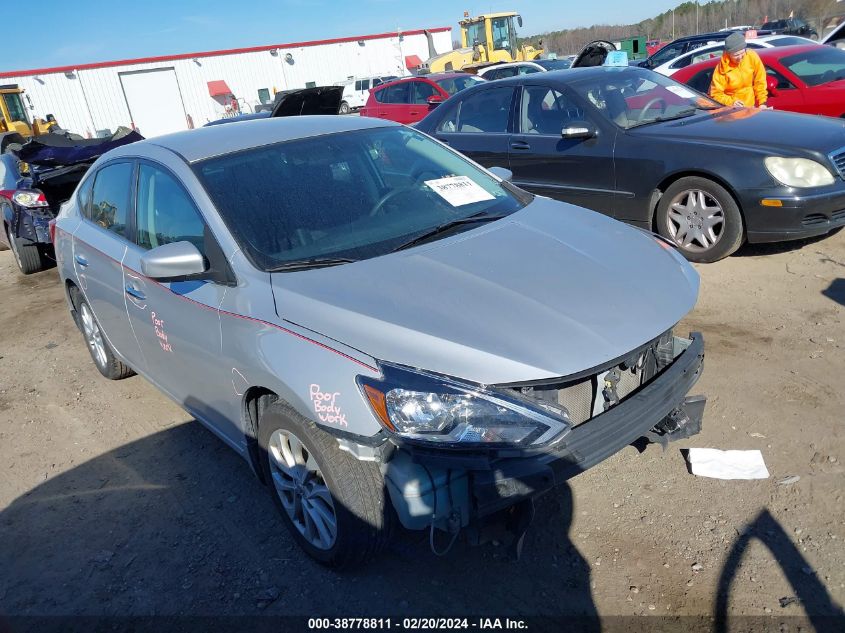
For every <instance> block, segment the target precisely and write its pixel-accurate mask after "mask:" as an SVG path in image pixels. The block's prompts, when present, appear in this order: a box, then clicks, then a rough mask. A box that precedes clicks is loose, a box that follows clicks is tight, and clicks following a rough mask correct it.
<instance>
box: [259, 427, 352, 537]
mask: <svg viewBox="0 0 845 633" xmlns="http://www.w3.org/2000/svg"><path fill="white" fill-rule="evenodd" d="M267 452H268V457H269V460H270V473H271V475H272V477H273V485H274V486H275V488H276V494H278V495H279V499H280V500H281V502H282V507H284V509H285V512H287V515H288V517H289V518H290V520H291V522H292V523H293V524H294V526H296V529H297V530H299V533H300V534H302V536H303V537H304V538H305V540H307V541H308V542H309V543H310V544H311V545H313V546H314V547H316V548H318V549H322V550H328V549H331V547H332V546H333V545H334V543H335V541H336V540H337V514H336V513H335V509H334V502H333V501H332V495H331V493H330V492H329V488H328V486H327V485H326V481H325V479H324V478H323V474H322V473H321V472H320V466H319V464H317V460H316V459H315V458H314V455H312V454H311V452H310V451H309V450H308V449H307V448H306V447H305V445H304V444H303V443H302V441H301V440H300V439H299V438H298V437H296V436H295V435H294V434H293V433H291V432H289V431H283V430H281V429H279V430H277V431H274V432H273V434H272V435H271V436H270V442H269V445H268V451H267Z"/></svg>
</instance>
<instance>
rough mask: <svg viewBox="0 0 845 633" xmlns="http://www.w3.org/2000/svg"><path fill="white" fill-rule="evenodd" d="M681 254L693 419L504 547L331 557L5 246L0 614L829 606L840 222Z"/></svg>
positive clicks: (842, 372) (839, 488)
mask: <svg viewBox="0 0 845 633" xmlns="http://www.w3.org/2000/svg"><path fill="white" fill-rule="evenodd" d="M699 270H700V272H701V275H702V290H701V297H700V300H699V303H698V307H697V308H696V310H695V311H694V312H693V313H692V315H691V316H690V317H689V318H688V319H687V320H686V321H685V322H684V323H682V325H681V330H682V331H683V330H687V329H689V330H700V331H702V332H703V333H704V336H705V340H706V344H707V360H706V366H705V372H704V376H703V378H702V380H701V381H700V382H699V385H698V387H697V388H696V390H695V391H696V392H703V393H706V394H707V395H708V396H709V401H708V405H707V411H706V414H705V426H704V431H703V433H702V434H701V435H699V436H697V437H695V438H693V439H691V440H686V441H683V442H681V443H678V444H675V445H673V446H672V447H671V448H670V449H669V450H667V451H666V452H662V451H661V449H660V447H658V446H650V447H648V449H647V450H646V451H645V452H644V453H643V454H638V453H637V451H636V450H634V449H633V448H628V449H625V450H624V451H623V452H622V453H620V454H618V455H616V456H614V457H613V458H611V459H610V460H608V461H607V462H605V463H603V464H601V465H600V466H598V467H596V468H594V469H593V470H591V471H590V472H588V473H586V474H584V475H581V476H579V477H578V478H576V479H575V480H573V481H572V482H571V486H568V487H564V488H562V489H561V490H559V492H558V493H557V494H555V495H553V496H551V495H550V496H547V497H545V498H544V499H543V500H542V501H541V502H540V503H539V508H538V515H537V520H536V522H535V525H534V527H533V529H532V531H531V532H530V534H529V536H528V539H527V541H526V545H525V550H524V554H523V557H522V559H521V560H520V561H519V562H511V561H510V560H509V559H508V558H507V556H506V555H505V551H504V548H503V547H501V546H498V547H497V546H495V545H489V546H485V547H481V548H469V547H466V546H463V545H462V544H460V543H459V544H458V545H456V547H455V549H454V550H453V552H452V553H451V554H450V555H449V556H447V557H445V558H437V557H435V556H434V555H432V554H431V553H430V552H429V550H428V543H427V538H420V537H418V536H413V535H410V536H409V535H403V536H401V538H399V539H398V541H397V542H396V544H395V545H394V546H393V547H392V548H391V549H390V550H389V551H388V552H387V553H386V554H385V555H383V556H382V557H381V558H379V559H378V560H377V561H376V562H375V563H373V564H372V565H371V566H369V567H368V568H366V569H362V570H359V571H354V572H346V573H343V574H340V573H335V572H331V571H327V570H325V569H323V568H321V567H319V566H318V565H316V564H314V563H312V562H310V561H309V560H308V559H307V558H306V557H305V556H304V555H303V554H302V553H301V552H300V551H299V550H298V549H297V548H296V547H295V545H294V543H293V541H292V539H291V538H289V536H288V535H287V533H286V532H285V530H284V527H283V525H282V524H281V522H280V520H279V519H277V517H276V514H275V509H274V507H273V504H272V502H271V499H270V497H269V496H268V495H267V494H266V493H265V491H264V489H262V487H261V486H260V485H259V484H258V483H257V481H256V480H255V479H254V478H253V476H252V474H251V473H250V471H249V469H248V467H247V465H246V463H244V462H242V461H241V460H240V459H239V458H238V457H237V456H236V455H235V454H234V453H232V452H231V451H229V449H228V448H226V447H225V446H224V445H223V444H222V443H221V442H220V441H218V440H217V439H216V438H215V437H214V436H213V435H212V434H211V433H209V432H208V431H206V430H205V429H204V428H203V427H202V426H201V425H200V424H198V423H196V422H194V421H191V420H190V418H189V416H188V415H187V414H186V413H185V412H184V411H183V410H181V409H180V408H178V407H177V406H175V405H174V404H172V403H171V402H170V401H169V400H167V399H166V398H165V397H164V396H163V395H161V394H160V393H159V392H157V391H156V390H155V389H154V388H153V387H151V386H150V385H149V384H148V383H147V382H146V381H145V380H143V379H142V378H138V377H134V378H131V379H128V380H125V381H122V382H117V383H111V382H108V381H106V380H104V379H102V378H101V377H100V376H99V374H98V373H97V371H96V369H95V368H94V365H93V364H92V362H91V361H90V358H89V356H88V352H87V351H86V349H85V347H84V345H83V342H82V339H81V336H80V335H79V333H78V332H77V331H76V330H75V328H74V326H73V323H72V322H71V319H70V317H69V315H68V313H67V310H66V308H65V305H64V300H63V297H62V294H61V291H60V287H59V285H58V283H57V276H56V271H55V270H50V271H47V272H44V273H41V274H38V275H34V276H31V277H22V276H21V275H19V274H18V273H17V271H16V270H15V269H14V264H13V262H12V257H11V254H10V253H9V252H3V253H0V614H6V615H27V614H29V615H69V614H87V615H112V616H113V615H127V614H129V615H132V614H135V615H156V614H157V615H162V614H169V615H220V614H237V615H247V614H286V613H288V614H307V615H316V614H320V615H338V616H363V615H370V614H378V615H387V614H392V615H402V614H408V615H419V616H438V615H457V614H467V615H469V614H475V615H493V616H500V617H504V616H508V615H517V616H519V615H522V616H528V615H538V614H544V615H560V614H585V615H594V614H596V613H598V614H601V615H626V616H630V615H646V616H658V615H664V616H665V615H672V616H677V615H704V616H715V617H716V620H715V622H716V624H718V622H719V618H721V617H723V616H724V615H725V614H728V615H730V616H737V615H751V616H758V617H759V618H762V619H757V620H753V621H754V622H757V623H758V624H759V625H760V626H762V627H763V628H767V629H768V628H770V627H771V628H772V629H774V630H777V628H778V627H779V626H780V624H781V623H782V622H786V624H787V626H788V623H789V622H790V621H793V622H795V620H790V619H789V618H790V616H798V615H804V614H805V613H806V614H809V615H810V616H821V615H830V614H833V613H836V612H838V609H839V608H840V607H839V605H842V604H843V603H844V602H845V499H843V496H845V485H843V484H844V483H845V477H843V472H845V470H843V467H845V424H844V423H843V414H845V395H843V392H845V354H843V350H845V307H843V306H845V232H843V233H840V234H838V235H836V236H832V237H830V238H828V239H825V240H815V241H807V242H802V243H799V244H795V245H791V246H788V247H784V246H772V247H754V248H751V247H745V248H744V249H743V250H741V251H740V253H739V254H738V255H737V256H734V257H731V258H729V259H728V260H725V261H722V262H720V263H718V264H713V265H707V266H700V267H699ZM630 318H636V316H635V315H631V317H630ZM693 446H696V447H715V448H722V449H751V448H759V449H760V450H762V452H763V455H764V457H765V460H766V464H767V466H768V468H769V471H770V473H771V477H770V478H769V479H768V480H761V481H750V482H745V481H728V482H725V481H718V480H714V479H705V478H698V477H695V476H692V475H690V474H689V473H688V472H687V468H686V466H685V462H684V459H683V456H682V453H681V452H680V451H679V448H685V447H693ZM789 477H792V480H790V479H787V478H789ZM795 477H800V479H799V480H797V481H795ZM784 480H786V481H784ZM790 481H793V483H788V482H790ZM426 536H427V535H426ZM781 598H796V600H795V601H794V602H792V603H791V604H787V605H786V606H781V604H780V599H781ZM786 602H788V601H786ZM665 621H666V620H661V621H660V622H665ZM741 621H742V622H747V621H746V620H741ZM748 621H750V620H748ZM651 622H653V623H657V622H658V621H657V620H652V621H651ZM706 622H710V620H707V621H706ZM733 622H737V621H733ZM838 624H841V621H840V622H839V623H838ZM813 625H814V626H815V627H816V628H817V629H818V630H834V629H832V628H829V624H828V625H826V624H825V623H824V622H823V621H822V620H815V621H814V622H813ZM738 626H739V625H738ZM826 627H828V628H826ZM2 628H3V626H2V624H1V623H0V629H2ZM731 629H732V630H733V627H731ZM737 630H739V629H737ZM742 630H747V629H745V628H743V629H742ZM789 630H792V631H794V630H796V628H795V627H793V628H791V629H789ZM839 630H842V629H839Z"/></svg>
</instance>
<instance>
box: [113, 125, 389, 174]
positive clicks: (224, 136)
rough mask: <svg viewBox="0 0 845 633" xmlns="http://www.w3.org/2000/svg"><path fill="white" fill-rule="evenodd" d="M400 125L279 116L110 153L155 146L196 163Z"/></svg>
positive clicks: (170, 136)
mask: <svg viewBox="0 0 845 633" xmlns="http://www.w3.org/2000/svg"><path fill="white" fill-rule="evenodd" d="M398 126H399V124H398V123H394V122H392V121H388V120H386V119H371V118H369V117H351V116H330V115H322V116H321V115H313V116H297V117H277V118H271V119H260V120H252V121H241V122H237V123H232V124H230V125H213V126H210V127H201V128H197V129H196V130H185V131H184V132H176V133H174V134H165V135H164V136H156V137H153V138H150V139H145V140H143V141H138V142H137V143H131V144H129V145H125V146H123V147H119V148H117V149H115V150H112V151H111V152H108V156H109V157H116V156H143V155H144V150H145V149H146V148H147V147H148V146H150V145H155V146H158V147H163V148H164V149H168V150H170V151H172V152H174V153H175V154H178V155H179V156H181V157H182V159H183V160H185V161H186V162H189V163H193V162H196V161H200V160H204V159H206V158H211V157H212V156H220V155H223V154H229V153H231V152H237V151H240V150H244V149H251V148H253V147H260V146H262V145H271V144H273V143H283V142H285V141H292V140H298V139H303V138H309V137H312V136H321V135H324V134H335V133H338V132H353V131H356V130H367V129H373V128H379V127H398Z"/></svg>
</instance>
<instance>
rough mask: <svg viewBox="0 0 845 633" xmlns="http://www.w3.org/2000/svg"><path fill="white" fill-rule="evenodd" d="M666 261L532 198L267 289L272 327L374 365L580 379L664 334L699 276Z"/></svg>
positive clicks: (656, 248)
mask: <svg viewBox="0 0 845 633" xmlns="http://www.w3.org/2000/svg"><path fill="white" fill-rule="evenodd" d="M670 251H671V248H669V247H665V246H660V245H659V244H658V242H657V241H656V240H655V239H654V238H653V237H652V236H650V235H648V234H647V233H645V232H643V231H640V230H638V229H634V228H631V227H629V226H626V225H624V224H622V223H620V222H616V221H615V220H611V219H609V218H606V217H604V216H602V215H600V214H598V213H594V212H592V211H587V210H585V209H581V208H579V207H574V206H572V205H569V204H565V203H561V202H555V201H551V200H548V199H545V198H536V199H535V200H534V201H533V202H532V203H531V204H530V205H529V206H528V207H526V208H525V209H523V210H521V211H519V212H517V213H515V214H513V215H511V216H508V217H507V218H505V219H502V220H499V221H497V222H494V223H491V224H488V225H484V226H482V227H479V228H476V229H473V230H470V231H466V232H464V233H460V234H458V235H455V236H451V237H448V238H445V239H442V240H439V241H437V242H434V243H430V244H425V245H422V246H418V247H415V248H412V249H409V250H407V251H400V252H398V253H392V254H389V255H384V256H382V257H377V258H373V259H369V260H365V261H361V262H356V263H352V264H345V265H341V266H336V267H331V268H322V269H317V270H311V271H301V272H296V273H274V274H272V275H271V277H272V285H273V292H274V298H275V301H276V306H277V311H278V314H279V316H280V317H281V318H282V319H284V320H287V321H289V322H292V323H295V324H298V325H300V326H302V327H305V328H308V329H311V330H313V331H316V332H319V333H321V334H323V335H325V336H327V337H329V338H332V339H335V340H337V341H339V342H341V343H344V344H346V345H349V346H351V347H353V348H356V349H358V350H360V351H362V352H364V353H366V354H368V355H370V356H373V357H374V358H377V359H380V360H388V361H391V362H394V363H400V364H403V365H408V366H412V367H417V368H423V369H427V370H430V371H434V372H438V373H443V374H448V375H451V376H456V377H461V378H464V379H468V380H473V381H475V382H479V383H483V384H496V383H507V382H517V381H525V380H535V379H544V378H552V377H557V376H566V375H570V374H573V373H575V372H579V371H583V370H585V369H590V368H593V367H596V366H598V365H601V364H603V363H606V362H607V361H610V360H613V359H616V358H619V357H620V356H623V355H625V354H627V353H629V352H630V351H632V350H633V349H635V348H637V347H639V346H641V345H643V344H645V343H647V342H648V341H650V340H652V339H653V338H655V337H657V336H659V335H660V334H661V333H663V332H664V331H666V330H668V329H669V328H671V327H672V326H673V325H675V324H676V323H677V322H678V321H679V320H680V319H681V318H682V317H683V316H684V315H685V314H687V312H689V311H690V310H691V309H692V307H693V305H694V304H695V301H696V298H697V295H698V274H697V273H696V272H695V270H694V269H693V268H692V267H691V266H690V265H689V264H688V263H687V262H686V261H684V260H683V259H682V258H681V257H680V256H679V255H677V254H676V253H673V252H670Z"/></svg>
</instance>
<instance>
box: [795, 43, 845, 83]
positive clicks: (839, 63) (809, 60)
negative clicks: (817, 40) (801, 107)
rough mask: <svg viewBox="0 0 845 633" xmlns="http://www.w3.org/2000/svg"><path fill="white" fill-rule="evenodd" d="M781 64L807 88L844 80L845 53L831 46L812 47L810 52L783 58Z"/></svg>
mask: <svg viewBox="0 0 845 633" xmlns="http://www.w3.org/2000/svg"><path fill="white" fill-rule="evenodd" d="M781 63H782V64H783V65H784V66H786V67H787V68H789V70H791V71H792V72H794V73H795V74H796V75H798V77H800V78H801V81H803V82H804V83H805V84H807V85H808V86H820V85H822V84H829V83H831V82H832V81H841V80H843V79H845V51H843V50H842V49H839V48H833V47H832V46H819V47H813V49H812V50H809V51H804V52H803V53H798V54H797V55H790V56H789V57H784V58H783V59H782V60H781Z"/></svg>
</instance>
